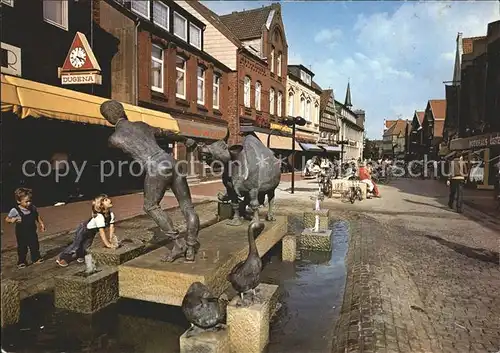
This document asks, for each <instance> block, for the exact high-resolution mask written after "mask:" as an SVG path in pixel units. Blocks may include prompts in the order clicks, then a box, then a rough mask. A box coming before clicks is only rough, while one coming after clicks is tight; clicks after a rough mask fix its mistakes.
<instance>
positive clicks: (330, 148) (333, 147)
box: [321, 145, 342, 152]
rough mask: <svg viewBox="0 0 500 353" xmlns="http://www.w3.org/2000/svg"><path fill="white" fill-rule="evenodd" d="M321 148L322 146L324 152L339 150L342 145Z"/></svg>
mask: <svg viewBox="0 0 500 353" xmlns="http://www.w3.org/2000/svg"><path fill="white" fill-rule="evenodd" d="M321 148H323V149H324V150H325V151H326V152H340V151H342V147H341V146H326V145H325V146H323V145H322V146H321Z"/></svg>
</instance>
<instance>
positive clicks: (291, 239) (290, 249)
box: [281, 234, 297, 262]
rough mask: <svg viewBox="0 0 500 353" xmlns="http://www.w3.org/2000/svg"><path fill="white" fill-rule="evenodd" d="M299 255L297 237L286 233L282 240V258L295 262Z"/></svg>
mask: <svg viewBox="0 0 500 353" xmlns="http://www.w3.org/2000/svg"><path fill="white" fill-rule="evenodd" d="M296 257H297V237H296V236H295V235H290V234H289V235H285V236H284V237H283V240H282V241H281V260H282V261H285V262H293V261H295V259H296Z"/></svg>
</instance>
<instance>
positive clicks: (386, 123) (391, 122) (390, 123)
mask: <svg viewBox="0 0 500 353" xmlns="http://www.w3.org/2000/svg"><path fill="white" fill-rule="evenodd" d="M396 121H397V120H386V121H385V128H386V129H389V128H390V127H391V126H392V125H393V124H394V123H395V122H396Z"/></svg>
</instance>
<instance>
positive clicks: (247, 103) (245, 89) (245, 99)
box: [243, 76, 252, 108]
mask: <svg viewBox="0 0 500 353" xmlns="http://www.w3.org/2000/svg"><path fill="white" fill-rule="evenodd" d="M251 84H252V80H251V79H250V77H248V76H245V81H244V82H243V103H244V104H245V107H247V108H250V107H251V105H250V89H251V87H250V86H251Z"/></svg>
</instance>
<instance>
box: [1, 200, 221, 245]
mask: <svg viewBox="0 0 500 353" xmlns="http://www.w3.org/2000/svg"><path fill="white" fill-rule="evenodd" d="M213 201H214V200H211V199H209V198H208V197H204V198H203V199H201V200H199V201H193V206H197V205H203V204H207V203H211V202H213ZM178 208H179V205H177V206H172V207H167V208H164V209H163V211H173V210H176V209H178ZM144 215H145V213H141V214H137V215H135V216H130V217H125V218H122V219H120V220H119V221H118V222H116V224H120V223H121V222H124V221H128V220H130V219H132V218H135V217H138V216H144ZM73 232H74V229H70V230H65V231H62V232H58V233H54V234H50V235H47V236H45V237H43V238H40V239H39V242H40V243H42V242H45V241H48V240H52V239H55V238H58V237H61V236H64V235H68V234H70V233H73ZM16 249H17V246H16V245H11V246H9V247H7V248H5V249H2V251H1V254H4V253H7V252H9V251H13V250H16Z"/></svg>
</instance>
